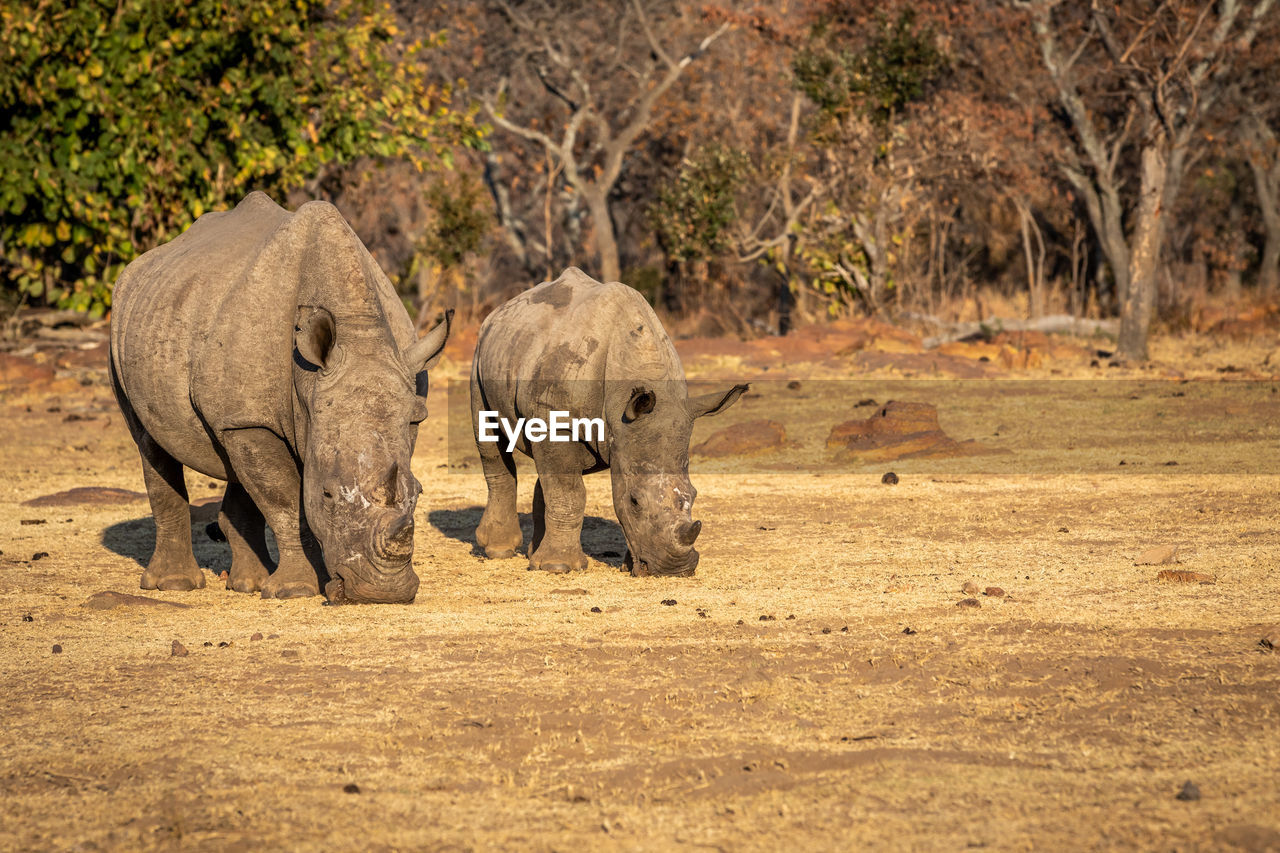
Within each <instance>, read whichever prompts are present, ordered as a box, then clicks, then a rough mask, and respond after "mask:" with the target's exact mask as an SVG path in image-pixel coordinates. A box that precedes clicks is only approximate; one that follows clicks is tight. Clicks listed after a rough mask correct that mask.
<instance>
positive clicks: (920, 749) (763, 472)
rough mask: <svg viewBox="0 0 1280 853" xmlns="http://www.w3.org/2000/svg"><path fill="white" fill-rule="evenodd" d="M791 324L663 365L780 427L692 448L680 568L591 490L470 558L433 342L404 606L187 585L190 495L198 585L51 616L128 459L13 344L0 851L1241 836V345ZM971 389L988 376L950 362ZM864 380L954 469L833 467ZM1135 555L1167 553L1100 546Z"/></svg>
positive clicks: (1249, 365) (1252, 600) (78, 605)
mask: <svg viewBox="0 0 1280 853" xmlns="http://www.w3.org/2000/svg"><path fill="white" fill-rule="evenodd" d="M872 337H873V338H874V336H872ZM463 338H464V339H465V336H463ZM798 340H800V341H801V343H788V344H786V345H785V346H788V347H791V348H792V349H791V350H790V351H788V352H778V351H777V350H776V348H775V350H774V351H772V354H770V351H769V350H768V349H767V345H759V346H756V347H754V348H752V347H746V348H741V347H740V348H739V349H738V350H736V351H735V352H731V353H730V354H728V355H726V354H725V351H720V350H717V349H716V348H715V347H712V346H707V345H699V344H696V343H693V344H690V345H688V346H687V347H684V349H685V356H686V361H687V363H688V365H689V368H690V373H691V374H692V375H694V376H697V377H703V378H712V377H725V376H731V375H732V376H738V375H753V376H755V377H757V378H766V379H768V380H770V381H765V382H761V383H759V384H758V385H757V386H756V388H755V389H754V391H753V393H752V395H751V396H749V397H748V398H746V399H744V400H743V402H742V403H741V404H740V405H739V406H738V407H735V409H734V410H732V412H731V413H730V414H727V415H726V416H725V417H724V418H721V419H714V420H708V421H707V422H706V423H700V424H699V426H698V430H697V432H696V433H695V437H694V441H695V443H697V442H698V441H701V440H702V439H704V438H706V437H707V436H708V435H709V434H710V433H711V432H713V431H714V430H716V429H718V428H720V427H723V426H725V425H726V424H728V423H731V422H734V420H733V419H735V418H736V419H737V420H739V421H743V420H750V419H757V418H768V419H772V420H775V421H778V422H780V423H783V424H784V425H785V426H786V429H787V436H788V438H787V444H786V445H785V446H784V447H782V448H779V449H777V450H774V451H767V452H764V453H761V454H759V455H756V456H752V457H749V458H745V457H744V458H741V459H736V460H735V459H724V458H721V459H715V460H703V459H700V458H698V457H695V461H694V468H693V478H694V483H695V485H696V486H697V487H698V489H699V492H700V496H699V498H698V501H697V505H696V507H695V515H696V517H699V518H701V519H702V520H703V522H704V525H705V529H704V533H703V535H702V539H701V540H700V542H699V547H700V548H701V550H702V553H703V557H702V563H701V566H700V568H699V570H698V573H697V575H696V576H695V577H694V578H692V579H682V580H674V579H661V578H644V579H636V578H632V577H630V576H629V575H626V574H623V573H621V572H619V570H618V568H619V566H620V564H621V556H622V551H623V547H624V545H623V540H622V536H621V533H620V530H619V528H618V526H617V524H616V523H615V521H614V518H613V512H612V507H611V503H610V498H609V492H608V489H609V481H608V478H607V477H606V476H603V475H597V476H595V477H591V478H588V516H589V517H588V521H587V525H586V539H585V544H586V549H587V552H588V554H589V555H590V556H591V557H592V561H591V564H590V567H589V568H588V570H587V571H586V572H584V573H580V574H575V575H571V576H548V575H543V574H540V573H532V572H528V571H526V569H525V566H526V563H525V561H524V560H522V559H520V558H518V557H517V558H515V559H511V560H502V561H485V560H483V559H481V558H479V557H477V556H476V555H475V554H474V553H473V545H474V539H473V537H472V531H473V528H474V526H475V523H476V522H477V520H478V518H479V514H480V508H481V507H482V505H483V503H484V497H485V493H484V483H483V479H482V478H481V476H480V474H479V471H478V469H477V467H476V466H475V465H474V463H471V462H469V460H468V457H467V455H466V454H467V452H468V450H467V448H466V446H465V442H463V443H462V444H459V443H458V442H456V441H454V440H452V439H451V438H448V436H449V434H450V432H451V431H456V430H458V429H459V428H461V429H463V430H464V431H465V429H466V426H465V422H462V423H461V425H460V424H459V423H458V418H457V416H456V414H455V412H456V409H457V407H458V406H459V399H458V397H459V396H461V395H459V394H457V393H455V394H453V395H449V394H448V389H449V388H450V382H449V380H451V379H452V380H457V379H458V378H460V377H461V376H463V375H464V374H465V370H466V363H465V340H462V341H461V342H460V343H459V344H458V345H457V347H455V349H454V350H453V352H454V356H455V357H454V358H452V359H451V360H450V362H448V363H447V364H446V367H445V368H444V369H443V370H441V371H439V374H438V377H437V381H436V386H437V387H436V388H435V390H433V397H432V400H431V403H430V405H431V411H432V417H431V418H430V420H429V421H428V422H427V424H426V425H425V427H424V429H423V431H422V434H421V437H420V440H419V445H418V452H417V454H416V456H415V460H414V462H415V472H416V473H417V475H418V478H419V479H420V480H421V481H422V483H423V488H424V492H423V495H422V498H421V500H420V503H419V510H418V532H417V549H416V555H415V565H416V568H417V571H418V573H419V575H420V576H421V578H422V586H421V589H420V590H419V593H418V598H417V601H416V602H415V603H414V604H412V605H407V606H370V607H328V606H324V605H323V604H322V602H321V600H320V599H319V598H316V599H312V600H304V601H284V602H281V601H263V600H261V599H258V598H256V597H249V596H242V595H238V594H236V593H233V592H228V591H226V590H224V589H223V588H222V586H221V584H220V583H219V582H218V580H217V573H218V572H219V571H221V570H223V569H225V568H227V566H228V564H229V554H228V553H227V552H226V551H225V546H222V545H218V544H216V543H214V542H212V541H210V540H209V539H208V538H207V537H206V536H205V535H204V524H205V523H206V522H207V521H208V520H209V519H210V518H211V517H212V513H213V511H214V507H213V505H212V504H205V505H203V506H200V507H197V510H196V512H195V521H194V529H195V531H196V534H195V538H196V542H197V551H198V558H199V560H200V562H201V565H203V566H206V567H207V568H208V569H209V574H208V578H207V579H208V585H207V586H206V588H205V589H203V590H199V591H196V592H191V593H167V592H149V593H146V594H145V595H146V598H148V599H152V600H155V601H161V602H164V603H137V602H134V603H129V604H123V605H122V606H118V607H114V608H111V609H97V608H95V607H90V606H86V601H87V600H89V599H90V596H92V595H94V594H95V593H99V592H103V591H116V592H121V593H133V594H137V593H140V591H139V590H138V589H137V586H138V577H139V574H140V572H141V563H142V562H145V560H146V559H147V558H148V557H149V555H150V550H151V547H152V539H153V526H152V524H151V520H150V516H149V510H148V506H147V503H146V501H145V499H144V498H143V497H142V495H141V494H140V493H141V490H142V482H141V475H140V470H139V465H138V461H137V456H136V452H135V450H134V449H133V445H132V443H131V441H130V439H129V437H128V435H127V433H126V431H125V429H124V427H123V425H122V423H121V420H120V416H119V414H118V412H116V410H115V406H114V403H113V402H112V400H111V397H110V393H109V391H108V390H107V388H106V387H105V385H104V384H103V382H102V374H101V364H102V362H101V352H100V350H95V349H94V348H93V347H86V348H85V349H84V350H80V351H69V352H63V353H62V354H60V355H58V354H56V353H55V354H54V355H49V354H48V353H45V352H37V353H36V354H35V355H34V356H32V358H33V359H34V360H35V361H43V362H44V363H45V364H46V370H45V372H44V373H39V375H35V374H32V376H34V378H32V376H28V375H27V374H25V373H23V369H22V368H21V364H19V363H18V362H14V361H12V360H11V361H10V362H8V363H7V366H6V367H5V370H6V371H8V372H7V373H6V374H5V376H6V381H7V382H8V385H7V386H5V388H6V390H5V391H4V396H3V399H0V464H3V470H4V471H5V472H6V475H7V476H6V477H5V479H4V481H3V484H0V550H2V551H3V553H2V554H0V643H2V644H3V665H2V666H0V715H2V716H3V719H4V720H5V726H4V728H3V733H0V848H3V849H39V850H44V849H77V850H101V849H111V850H125V849H127V850H145V849H184V850H185V849H190V850H264V849H297V850H326V851H329V850H381V849H387V850H390V849H404V850H420V849H471V848H503V849H535V850H565V849H672V848H686V847H687V848H709V849H725V850H729V849H733V850H738V849H778V848H779V847H781V846H784V845H785V846H786V847H788V848H793V849H863V848H866V849H889V850H937V849H959V848H965V847H983V848H989V849H997V850H1003V849H1032V848H1034V849H1059V850H1089V849H1142V850H1280V786H1278V785H1277V778H1278V776H1277V768H1278V767H1280V653H1278V652H1276V651H1272V650H1269V649H1268V648H1266V647H1265V646H1264V645H1261V644H1260V642H1259V641H1260V640H1261V639H1262V638H1263V637H1264V636H1266V635H1268V633H1269V632H1271V631H1272V630H1273V629H1274V627H1275V626H1276V624H1277V623H1280V532H1278V531H1277V521H1278V520H1280V488H1278V487H1280V461H1278V460H1280V394H1277V391H1276V389H1277V387H1280V379H1278V378H1277V377H1276V375H1275V374H1276V373H1277V372H1280V358H1276V359H1273V354H1274V353H1275V352H1276V351H1277V345H1278V344H1280V340H1277V338H1276V336H1275V335H1274V334H1272V333H1268V334H1266V335H1263V336H1261V337H1259V338H1257V339H1254V340H1251V341H1249V342H1247V343H1241V344H1238V345H1237V344H1220V343H1216V342H1212V341H1204V340H1194V341H1180V340H1164V341H1160V342H1157V346H1156V348H1155V352H1156V354H1157V359H1158V364H1157V366H1155V367H1153V368H1150V369H1147V370H1144V371H1126V370H1121V369H1108V368H1107V367H1106V365H1105V363H1099V364H1097V365H1094V364H1092V363H1091V362H1094V361H1097V360H1098V359H1097V358H1096V357H1095V356H1094V354H1092V353H1091V352H1090V349H1091V347H1092V344H1085V345H1079V346H1078V347H1077V350H1078V351H1077V352H1076V355H1075V356H1072V355H1071V354H1070V353H1066V354H1063V353H1058V354H1056V355H1053V356H1052V357H1051V358H1049V359H1048V360H1047V361H1044V362H1043V363H1038V364H1037V365H1035V366H1031V365H1029V364H1028V365H1027V366H1026V367H1025V369H1022V368H1019V367H1018V366H1017V365H1016V364H1015V365H1014V366H1012V367H1010V366H1006V365H1005V364H1003V363H1002V362H1001V360H1000V358H1001V357H1000V351H998V350H997V351H993V353H994V355H995V357H994V358H991V357H989V356H990V354H988V360H987V361H982V360H981V356H979V357H977V358H972V359H965V358H964V357H963V356H964V354H963V353H962V354H961V356H955V355H950V356H945V357H941V356H935V355H932V354H928V353H925V354H922V353H920V352H919V351H918V350H919V348H918V347H914V348H913V347H911V346H906V347H905V348H899V349H898V350H896V351H895V346H894V345H892V344H891V343H884V342H882V343H881V344H880V345H877V344H876V343H875V341H874V340H872V341H871V343H870V344H868V343H867V342H866V341H863V342H862V344H860V345H858V346H852V345H850V346H846V347H845V351H844V354H843V355H839V356H837V355H836V354H835V353H836V352H837V351H839V347H837V346H834V345H826V344H828V343H830V342H824V341H823V340H820V341H819V344H822V345H818V344H814V345H813V346H808V345H806V344H805V343H804V340H805V339H804V338H803V337H801V338H799V339H798ZM885 340H888V339H885ZM810 343H812V339H811V340H810ZM907 343H908V344H909V342H907ZM744 346H745V345H744ZM806 353H807V354H806ZM842 359H843V361H842ZM1007 360H1008V359H1006V361H1007ZM15 364H17V365H18V366H16V367H15ZM764 367H771V368H772V369H771V370H769V371H765V370H764ZM1224 368H1230V369H1229V370H1225V369H1224ZM969 372H976V373H977V374H978V375H979V376H981V377H985V379H988V380H990V379H1002V380H1003V381H997V382H987V381H981V380H980V379H978V378H977V377H976V376H975V377H972V378H970V379H968V380H965V381H960V380H956V379H953V378H950V377H955V376H962V375H965V374H966V373H969ZM37 373H38V371H37ZM1240 376H1244V377H1246V378H1248V379H1249V380H1250V381H1245V382H1228V381H1223V380H1224V379H1232V378H1237V377H1240ZM775 378H776V379H777V381H773V380H774V379H775ZM920 378H932V379H933V380H934V381H930V382H927V383H919V382H918V381H917V380H919V379H920ZM1028 378H1030V379H1035V380H1037V381H1033V382H1025V381H1024V380H1026V379H1028ZM938 380H942V381H938ZM1012 380H1018V381H1020V382H1022V384H1019V383H1018V382H1015V381H1012ZM797 381H798V382H799V385H798V387H797V386H795V385H794V384H790V383H794V382H797ZM454 387H456V386H454ZM708 387H710V386H708ZM445 396H452V397H453V399H452V400H450V401H446V400H444V399H442V398H443V397H445ZM862 398H875V399H876V400H877V401H878V402H880V403H882V402H884V401H885V400H886V399H890V398H892V399H908V400H909V399H918V400H922V401H927V402H931V403H933V404H934V405H936V406H937V408H938V413H939V419H940V422H941V425H942V427H943V428H944V429H945V430H946V432H947V433H948V434H949V435H951V436H953V437H955V438H957V439H961V440H963V439H970V438H972V439H977V441H978V442H979V443H981V444H982V445H984V446H986V447H987V448H988V449H989V450H991V451H993V452H991V453H989V454H985V455H981V456H973V457H964V458H953V459H941V460H928V459H913V460H902V461H897V462H891V463H886V462H878V463H874V464H857V463H845V464H839V465H837V464H834V463H833V462H832V458H831V454H830V452H829V451H828V450H827V448H826V447H825V444H824V442H825V438H826V435H827V433H828V432H829V430H830V429H831V427H832V426H833V425H834V424H835V423H838V422H840V421H843V420H847V419H849V418H854V417H865V416H866V415H867V414H869V413H870V408H868V407H862V408H859V407H858V406H857V405H856V404H857V403H858V402H862ZM451 404H452V405H451ZM730 415H732V417H730ZM1122 461H1123V462H1124V464H1123V465H1122V464H1121V462H1122ZM1170 462H1173V463H1176V464H1174V465H1169V464H1168V463H1170ZM890 469H892V470H893V471H895V472H896V473H897V474H898V476H899V482H898V484H897V485H885V484H882V483H881V475H882V474H884V473H885V472H886V471H888V470H890ZM189 483H190V487H191V492H192V495H193V499H196V500H204V499H210V498H213V499H216V497H217V496H218V495H220V490H219V489H217V488H216V485H215V484H212V483H210V482H209V481H208V480H207V479H205V478H202V477H197V476H194V475H192V476H190V477H189ZM82 487H83V488H90V489H97V491H89V492H81V493H78V494H76V495H73V496H71V497H69V498H64V499H60V500H54V501H52V502H50V501H48V500H46V501H44V502H42V503H40V502H38V503H36V504H32V503H29V502H30V501H32V500H34V499H39V498H41V497H42V496H49V495H55V494H57V493H59V492H62V491H64V490H70V489H73V488H82ZM105 489H119V490H124V491H122V492H107V491H102V490H105ZM531 491H532V477H529V476H526V477H525V478H524V479H523V480H522V482H521V492H522V495H523V500H522V508H523V509H526V510H527V508H528V500H529V495H530V494H531ZM1160 545H1169V546H1178V547H1179V550H1178V556H1177V559H1179V560H1181V563H1180V565H1135V560H1136V559H1137V558H1138V557H1139V555H1141V554H1142V553H1143V552H1146V551H1147V550H1148V549H1150V548H1153V547H1156V546H1160ZM1170 568H1172V569H1185V570H1190V571H1195V572H1199V573H1202V574H1204V575H1207V576H1208V577H1209V578H1210V579H1211V580H1212V582H1205V583H1195V582H1193V583H1172V582H1167V581H1161V580H1159V579H1158V578H1157V573H1158V572H1159V571H1160V570H1162V569H1170ZM967 581H972V582H974V583H976V585H977V587H978V589H979V590H980V591H979V592H978V593H976V594H968V593H965V592H962V591H961V589H962V586H963V585H964V584H965V583H966V582H967ZM986 587H1000V588H1001V589H1002V590H1003V591H1004V593H1005V594H1004V595H1003V597H1000V596H995V595H990V596H988V595H984V594H983V593H982V592H981V590H983V589H985V588H986ZM993 592H994V590H993ZM966 598H972V599H973V600H974V601H975V602H976V603H977V604H978V605H979V606H976V607H974V606H958V603H959V602H960V601H961V600H963V599H966ZM107 603H110V602H107ZM1272 636H1276V635H1272ZM255 637H256V639H255ZM174 641H178V642H179V643H180V644H181V645H182V646H183V647H185V648H186V649H187V650H188V651H189V654H187V655H186V656H173V655H172V647H173V643H174ZM1277 641H1278V642H1280V638H1278V640H1277ZM1186 782H1191V783H1192V784H1193V785H1194V786H1195V788H1196V789H1198V798H1188V799H1179V798H1178V797H1177V796H1176V795H1178V794H1179V792H1180V791H1182V790H1183V787H1184V783H1186ZM1184 796H1189V795H1184Z"/></svg>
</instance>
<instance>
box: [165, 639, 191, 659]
mask: <svg viewBox="0 0 1280 853" xmlns="http://www.w3.org/2000/svg"><path fill="white" fill-rule="evenodd" d="M189 654H191V652H189V651H187V647H186V646H184V645H182V643H179V642H178V641H177V640H174V641H173V645H172V646H170V647H169V657H171V658H185V657H186V656H187V655H189Z"/></svg>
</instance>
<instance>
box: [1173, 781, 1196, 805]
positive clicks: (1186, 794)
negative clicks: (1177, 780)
mask: <svg viewBox="0 0 1280 853" xmlns="http://www.w3.org/2000/svg"><path fill="white" fill-rule="evenodd" d="M1176 799H1179V800H1182V801H1183V802H1192V801H1194V800H1198V799H1200V788H1199V787H1198V786H1197V785H1196V784H1195V783H1194V782H1191V781H1187V782H1183V783H1182V790H1181V791H1179V792H1178V793H1177V795H1176Z"/></svg>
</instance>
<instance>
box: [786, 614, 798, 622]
mask: <svg viewBox="0 0 1280 853" xmlns="http://www.w3.org/2000/svg"><path fill="white" fill-rule="evenodd" d="M795 618H796V615H795V614H794V613H788V614H787V620H788V621H790V620H792V619H795Z"/></svg>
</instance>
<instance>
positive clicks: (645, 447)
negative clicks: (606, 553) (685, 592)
mask: <svg viewBox="0 0 1280 853" xmlns="http://www.w3.org/2000/svg"><path fill="white" fill-rule="evenodd" d="M749 387H750V386H749V385H735V386H733V387H732V388H730V389H729V390H727V391H718V392H714V393H711V394H704V395H702V396H699V397H689V396H688V392H687V390H686V388H685V384H684V382H658V383H639V384H634V385H631V386H629V388H628V389H627V390H625V391H623V392H622V393H621V394H619V395H618V396H617V397H616V398H615V400H614V401H613V405H612V406H609V405H606V412H612V413H614V415H613V417H610V416H609V415H608V414H606V421H607V422H608V424H609V428H610V444H609V470H610V476H611V478H612V481H613V508H614V511H615V512H616V513H617V515H618V521H619V522H620V523H621V524H622V532H623V533H624V534H625V536H626V539H627V564H628V566H629V568H630V569H631V573H632V574H633V575H651V574H652V575H682V576H684V575H691V574H693V571H694V569H696V568H697V566H698V552H697V551H695V550H694V548H693V543H694V541H695V540H696V539H697V538H698V534H699V533H701V532H702V522H700V521H694V520H693V515H692V510H693V499H694V498H695V497H697V494H698V490H697V489H695V488H694V487H693V484H692V483H691V482H689V437H690V435H691V434H692V433H693V421H694V419H695V418H700V417H702V416H704V415H717V414H719V413H720V412H723V411H724V410H725V409H727V408H729V407H730V406H731V405H733V404H734V403H735V402H737V400H738V398H739V397H741V396H742V394H743V393H744V392H745V391H746V390H747V389H748V388H749Z"/></svg>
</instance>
